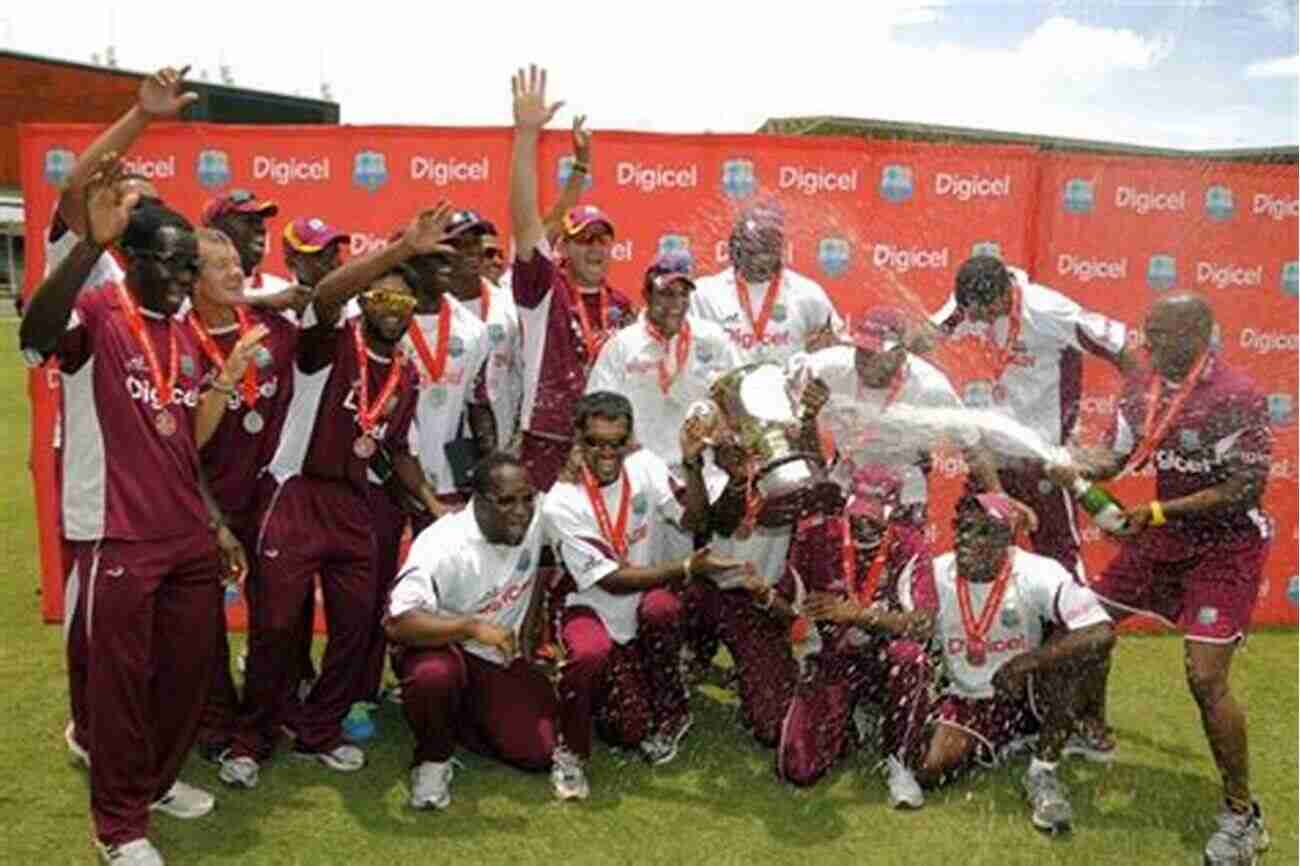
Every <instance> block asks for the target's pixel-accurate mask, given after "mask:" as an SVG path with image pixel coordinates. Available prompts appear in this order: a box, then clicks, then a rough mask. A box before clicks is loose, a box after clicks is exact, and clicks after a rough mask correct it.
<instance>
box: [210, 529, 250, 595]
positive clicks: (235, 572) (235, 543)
mask: <svg viewBox="0 0 1300 866" xmlns="http://www.w3.org/2000/svg"><path fill="white" fill-rule="evenodd" d="M217 551H218V553H220V555H221V579H222V582H223V583H226V584H241V583H243V582H244V578H246V577H248V556H247V555H246V554H245V553H244V546H243V545H242V544H240V543H239V539H237V538H235V533H233V532H231V531H230V527H229V526H226V524H224V523H223V524H221V525H220V526H219V527H217Z"/></svg>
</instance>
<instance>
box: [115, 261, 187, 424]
mask: <svg viewBox="0 0 1300 866" xmlns="http://www.w3.org/2000/svg"><path fill="white" fill-rule="evenodd" d="M117 298H118V301H119V302H120V303H121V304H122V309H124V310H126V324H127V327H128V328H129V329H130V331H131V335H132V336H133V337H135V341H136V342H137V343H139V344H140V348H141V349H143V350H144V357H145V360H146V361H148V362H149V375H150V376H152V377H153V384H154V388H156V389H157V391H158V403H159V404H160V405H161V406H162V407H163V408H166V407H168V406H170V405H171V403H172V396H173V394H172V391H173V389H174V388H175V387H176V373H177V371H178V370H179V369H180V366H179V365H180V351H179V350H178V349H177V347H176V323H175V322H174V321H172V319H171V317H170V316H168V317H167V319H166V322H167V334H168V336H169V337H170V338H171V339H170V349H171V362H170V363H169V364H168V365H167V366H168V370H167V378H166V379H165V380H164V379H163V375H162V365H161V364H159V363H158V353H157V352H155V351H154V348H153V340H151V339H149V332H148V331H146V330H145V325H144V316H142V315H141V314H140V308H139V307H137V306H136V305H135V299H134V298H132V297H131V293H130V292H128V291H127V290H126V286H124V285H122V284H121V283H118V284H117Z"/></svg>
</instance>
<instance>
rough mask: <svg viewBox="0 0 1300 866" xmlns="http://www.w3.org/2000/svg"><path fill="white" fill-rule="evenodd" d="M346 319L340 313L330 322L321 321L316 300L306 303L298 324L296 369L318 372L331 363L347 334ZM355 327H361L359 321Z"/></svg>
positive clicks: (305, 371)
mask: <svg viewBox="0 0 1300 866" xmlns="http://www.w3.org/2000/svg"><path fill="white" fill-rule="evenodd" d="M347 321H348V320H347V319H346V318H345V317H344V316H342V315H340V316H339V317H338V319H337V320H336V321H335V322H333V323H332V324H331V323H328V322H324V321H321V319H320V318H319V317H318V316H317V313H316V302H315V301H312V303H310V304H308V305H307V309H306V310H304V311H303V314H302V320H301V321H300V322H299V324H298V350H297V354H298V369H299V370H301V371H302V372H304V373H308V374H310V373H319V372H320V371H321V370H324V369H325V368H326V367H328V366H329V365H331V364H333V363H334V358H335V356H336V355H337V354H338V351H339V346H340V344H341V343H342V341H343V339H344V338H345V336H346V335H347V328H346V324H347ZM355 327H358V328H359V327H361V323H360V322H356V324H355Z"/></svg>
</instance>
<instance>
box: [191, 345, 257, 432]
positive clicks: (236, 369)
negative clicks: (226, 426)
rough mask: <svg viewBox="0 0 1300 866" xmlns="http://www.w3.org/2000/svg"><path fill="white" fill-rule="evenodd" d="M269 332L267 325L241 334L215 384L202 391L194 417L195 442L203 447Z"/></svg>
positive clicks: (219, 422) (215, 428)
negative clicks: (204, 391) (254, 354)
mask: <svg viewBox="0 0 1300 866" xmlns="http://www.w3.org/2000/svg"><path fill="white" fill-rule="evenodd" d="M268 333H269V330H268V329H267V327H266V325H257V326H255V327H252V328H249V329H248V333H246V334H244V335H243V336H241V337H240V338H239V341H238V342H236V343H235V345H234V347H233V348H231V350H230V354H229V355H228V356H226V363H225V364H224V365H223V366H222V368H221V369H220V370H218V371H217V375H216V376H215V377H214V378H213V380H212V387H211V388H209V389H208V391H207V393H205V394H204V395H203V400H202V401H201V402H200V403H199V408H198V412H197V413H195V418H194V442H195V444H196V445H197V446H198V447H199V449H200V450H202V448H203V446H204V445H207V444H208V440H210V439H211V438H212V434H214V433H216V432H217V427H218V426H220V424H221V418H222V416H224V415H225V414H226V407H227V406H228V405H229V404H230V399H229V398H230V397H231V396H233V395H234V394H236V393H237V391H236V390H235V389H236V385H235V383H237V382H238V381H239V380H240V379H242V378H243V376H244V371H245V370H247V369H248V365H249V364H250V363H252V361H253V353H255V352H256V351H257V347H258V345H259V344H260V343H261V341H262V340H263V339H265V338H266V335H267V334H268Z"/></svg>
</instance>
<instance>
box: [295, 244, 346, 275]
mask: <svg viewBox="0 0 1300 866" xmlns="http://www.w3.org/2000/svg"><path fill="white" fill-rule="evenodd" d="M342 246H343V241H342V240H332V241H330V242H329V243H327V244H326V245H325V246H324V247H322V248H321V249H319V250H317V251H316V252H314V253H303V252H299V251H298V250H295V249H294V248H293V247H291V246H289V244H288V243H286V244H285V245H284V263H285V264H286V265H287V266H288V268H289V272H290V273H292V274H293V276H294V279H296V280H297V281H298V282H299V283H301V284H302V285H304V286H315V285H318V284H319V283H320V281H321V280H323V279H325V277H326V276H328V275H329V273H330V271H333V270H334V269H335V268H337V267H338V266H339V261H340V257H341V249H342Z"/></svg>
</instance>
